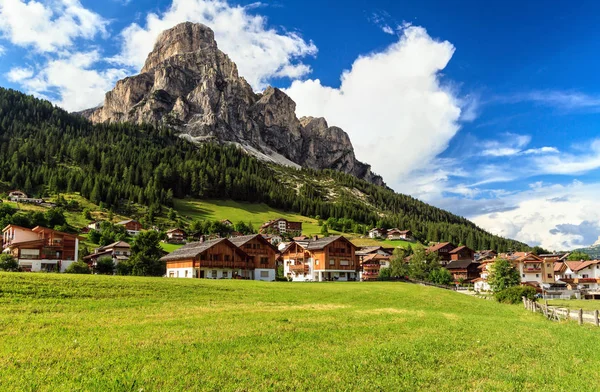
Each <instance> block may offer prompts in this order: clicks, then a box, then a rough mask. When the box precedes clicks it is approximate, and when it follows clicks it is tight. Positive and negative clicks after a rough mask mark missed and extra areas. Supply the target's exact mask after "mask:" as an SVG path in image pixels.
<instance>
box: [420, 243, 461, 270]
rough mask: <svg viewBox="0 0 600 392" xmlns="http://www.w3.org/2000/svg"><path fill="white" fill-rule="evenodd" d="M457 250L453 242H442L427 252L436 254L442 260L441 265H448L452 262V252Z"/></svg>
mask: <svg viewBox="0 0 600 392" xmlns="http://www.w3.org/2000/svg"><path fill="white" fill-rule="evenodd" d="M454 248H456V246H454V244H452V243H451V242H440V243H438V244H435V245H432V246H430V247H429V248H427V249H426V250H425V252H427V253H436V254H437V255H438V258H439V259H440V264H441V265H446V264H448V263H449V262H450V259H451V257H450V252H451V251H452V250H453V249H454Z"/></svg>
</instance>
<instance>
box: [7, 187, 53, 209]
mask: <svg viewBox="0 0 600 392" xmlns="http://www.w3.org/2000/svg"><path fill="white" fill-rule="evenodd" d="M8 200H10V201H14V202H17V203H32V204H42V203H44V200H43V199H36V198H32V197H29V196H27V194H26V193H25V192H23V191H18V190H15V191H10V192H9V193H8ZM51 205H52V204H51V203H48V206H51Z"/></svg>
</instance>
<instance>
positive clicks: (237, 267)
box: [160, 238, 254, 279]
mask: <svg viewBox="0 0 600 392" xmlns="http://www.w3.org/2000/svg"><path fill="white" fill-rule="evenodd" d="M160 260H161V261H164V262H165V263H166V266H167V276H168V277H170V278H201V279H204V278H205V279H233V278H242V279H250V278H251V277H252V272H253V271H254V263H253V262H252V261H251V259H250V257H249V256H248V254H246V252H244V251H243V250H241V249H240V248H238V247H237V246H235V245H234V244H233V243H232V242H231V241H229V240H228V239H226V238H218V239H214V240H209V241H204V242H191V243H189V244H187V245H184V246H182V247H181V248H179V249H177V250H175V251H173V252H171V253H169V254H168V255H166V256H163V257H161V259H160Z"/></svg>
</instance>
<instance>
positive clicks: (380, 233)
mask: <svg viewBox="0 0 600 392" xmlns="http://www.w3.org/2000/svg"><path fill="white" fill-rule="evenodd" d="M386 234H387V230H386V229H384V228H379V227H374V228H372V229H371V230H369V238H383V237H385V236H386Z"/></svg>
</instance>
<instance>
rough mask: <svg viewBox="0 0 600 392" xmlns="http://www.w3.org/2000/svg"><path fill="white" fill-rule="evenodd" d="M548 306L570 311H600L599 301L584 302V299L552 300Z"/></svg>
mask: <svg viewBox="0 0 600 392" xmlns="http://www.w3.org/2000/svg"><path fill="white" fill-rule="evenodd" d="M548 305H550V306H558V307H560V308H569V309H583V310H587V311H590V310H591V311H593V310H596V309H598V310H600V301H598V300H591V299H590V300H584V299H569V300H562V299H551V300H548Z"/></svg>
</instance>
